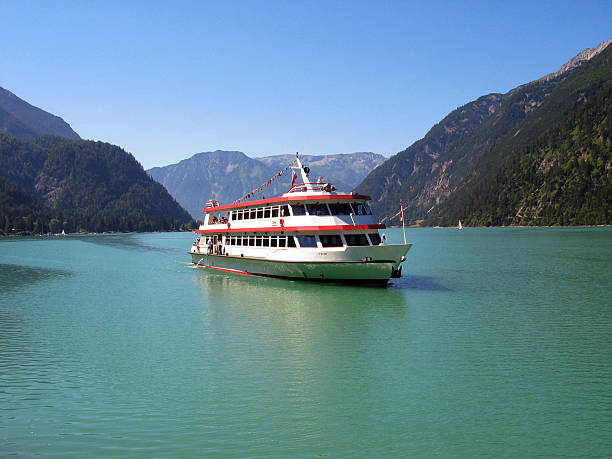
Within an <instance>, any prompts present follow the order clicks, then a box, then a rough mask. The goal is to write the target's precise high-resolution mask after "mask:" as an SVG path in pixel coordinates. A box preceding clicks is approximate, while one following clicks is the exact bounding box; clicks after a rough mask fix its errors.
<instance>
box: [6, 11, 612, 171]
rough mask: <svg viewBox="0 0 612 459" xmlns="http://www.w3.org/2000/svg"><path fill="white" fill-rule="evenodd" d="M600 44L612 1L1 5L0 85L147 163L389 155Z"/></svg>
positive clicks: (611, 31)
mask: <svg viewBox="0 0 612 459" xmlns="http://www.w3.org/2000/svg"><path fill="white" fill-rule="evenodd" d="M611 37H612V0H605V1H588V0H587V1H578V0H576V1H526V2H518V1H516V2H513V1H481V2H476V1H430V2H424V1H418V2H409V1H383V0H380V1H368V2H363V1H348V0H346V1H297V0H288V1H278V2H267V1H255V0H252V1H244V2H242V1H236V0H232V1H210V2H208V1H195V2H189V1H174V2H158V1H153V0H149V1H142V2H140V1H131V0H130V1H121V2H119V1H117V2H114V1H101V0H100V1H87V0H83V1H70V2H68V1H40V2H31V1H27V0H25V1H24V0H19V1H13V0H0V43H2V46H0V70H1V71H0V86H2V87H4V88H6V89H8V90H10V91H12V92H14V93H15V94H17V95H18V96H19V97H21V98H23V99H25V100H26V101H28V102H30V103H31V104H33V105H36V106H38V107H41V108H43V109H44V110H47V111H49V112H51V113H54V114H56V115H59V116H61V117H62V118H64V119H65V120H66V121H67V122H68V123H70V125H71V126H72V127H73V129H74V130H76V131H77V132H78V133H79V134H80V135H81V136H82V137H83V138H86V139H95V140H103V141H107V142H111V143H114V144H117V145H120V146H122V147H123V148H125V149H126V150H127V151H129V152H131V153H132V154H134V156H135V157H136V158H137V159H138V160H139V161H140V162H141V163H142V164H143V165H144V166H145V168H149V167H153V166H161V165H166V164H170V163H174V162H178V161H179V160H181V159H184V158H187V157H189V156H191V155H193V154H195V153H197V152H200V151H209V150H215V149H224V150H240V151H244V152H245V153H247V154H249V155H251V156H263V155H269V154H281V153H293V152H295V151H299V152H301V153H304V154H328V153H349V152H354V151H374V152H377V153H382V154H384V155H386V156H390V155H393V154H395V153H397V152H399V151H401V150H402V149H404V148H406V147H407V146H409V145H410V144H412V143H413V142H414V141H416V140H418V139H419V138H421V137H423V136H424V135H425V134H426V132H427V131H428V130H429V129H430V128H431V127H432V126H433V125H434V124H435V123H437V122H438V121H440V120H441V119H442V118H443V117H444V116H446V115H447V114H448V113H449V112H450V111H451V110H453V109H455V108H457V107H458V106H461V105H463V104H465V103H467V102H469V101H470V100H473V99H476V98H477V97H479V96H481V95H484V94H487V93H490V92H506V91H508V90H510V89H512V88H513V87H516V86H518V85H520V84H523V83H527V82H529V81H532V80H534V79H537V78H539V77H541V76H543V75H545V74H547V73H550V72H553V71H555V70H557V69H558V68H559V67H560V66H561V65H562V64H563V63H565V62H566V61H567V60H569V59H570V58H572V57H573V56H574V55H576V54H577V53H579V52H580V51H581V50H583V49H584V48H589V47H594V46H596V45H597V44H599V43H600V42H602V41H605V40H607V39H609V38H611Z"/></svg>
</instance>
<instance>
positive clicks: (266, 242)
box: [261, 236, 270, 247]
mask: <svg viewBox="0 0 612 459" xmlns="http://www.w3.org/2000/svg"><path fill="white" fill-rule="evenodd" d="M261 243H262V245H263V246H264V247H270V236H264V237H263V239H262V240H261Z"/></svg>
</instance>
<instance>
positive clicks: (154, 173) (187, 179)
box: [147, 150, 385, 218]
mask: <svg viewBox="0 0 612 459" xmlns="http://www.w3.org/2000/svg"><path fill="white" fill-rule="evenodd" d="M294 159H295V156H294V155H276V156H266V157H260V158H250V157H248V156H247V155H245V154H244V153H242V152H239V151H220V150H217V151H213V152H205V153H198V154H195V155H193V156H192V157H191V158H188V159H184V160H182V161H180V162H179V163H176V164H171V165H168V166H164V167H154V168H152V169H149V170H147V172H148V173H149V175H150V176H151V177H153V179H155V180H156V181H157V182H159V183H161V184H162V185H164V186H165V187H166V188H167V189H168V191H169V192H170V194H171V195H172V196H173V197H174V198H175V199H176V200H177V201H178V202H179V203H180V204H181V205H182V206H183V207H184V208H185V209H187V211H188V212H189V213H190V214H191V215H192V216H193V217H194V218H201V215H202V208H203V207H204V205H205V203H206V201H207V200H208V199H217V200H218V201H220V202H222V203H226V204H227V203H231V202H233V201H234V200H236V199H238V198H240V197H242V196H244V195H246V194H247V193H249V192H250V191H252V190H253V189H254V188H257V187H258V186H260V185H262V184H263V183H264V182H266V181H267V180H268V179H270V178H271V177H273V176H274V175H275V174H276V173H277V172H279V171H281V170H283V169H284V168H285V167H286V166H288V165H289V164H290V163H291V162H292V161H293V160H294ZM300 159H301V160H302V162H303V163H305V164H306V165H307V166H308V167H310V169H311V173H310V176H311V177H312V179H313V180H316V179H317V178H318V177H319V176H323V177H324V178H325V179H326V180H329V181H330V182H332V183H333V184H334V185H335V186H336V188H338V189H339V190H345V191H351V190H353V189H354V188H355V187H356V186H357V184H358V183H359V182H360V181H361V180H363V178H364V177H365V176H366V175H367V174H368V173H369V172H370V171H371V170H372V169H374V168H375V167H376V166H378V165H379V164H381V163H382V162H383V161H384V160H385V157H384V156H382V155H379V154H376V153H349V154H336V155H300ZM290 182H291V174H289V173H286V174H285V175H284V176H282V177H280V178H279V179H278V180H275V181H274V182H272V183H271V184H270V186H269V187H266V188H265V190H264V191H262V192H261V193H259V195H260V196H262V197H263V196H266V197H273V196H278V195H280V194H282V193H284V192H286V191H287V190H288V189H289V186H290Z"/></svg>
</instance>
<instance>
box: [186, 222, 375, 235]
mask: <svg viewBox="0 0 612 459" xmlns="http://www.w3.org/2000/svg"><path fill="white" fill-rule="evenodd" d="M385 228H386V226H385V225H380V224H376V225H328V226H265V227H261V228H218V229H206V230H200V229H198V230H195V232H196V233H198V234H210V233H286V232H295V231H349V230H368V229H385Z"/></svg>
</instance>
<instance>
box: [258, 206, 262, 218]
mask: <svg viewBox="0 0 612 459" xmlns="http://www.w3.org/2000/svg"><path fill="white" fill-rule="evenodd" d="M257 218H263V207H259V208H258V209H257Z"/></svg>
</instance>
